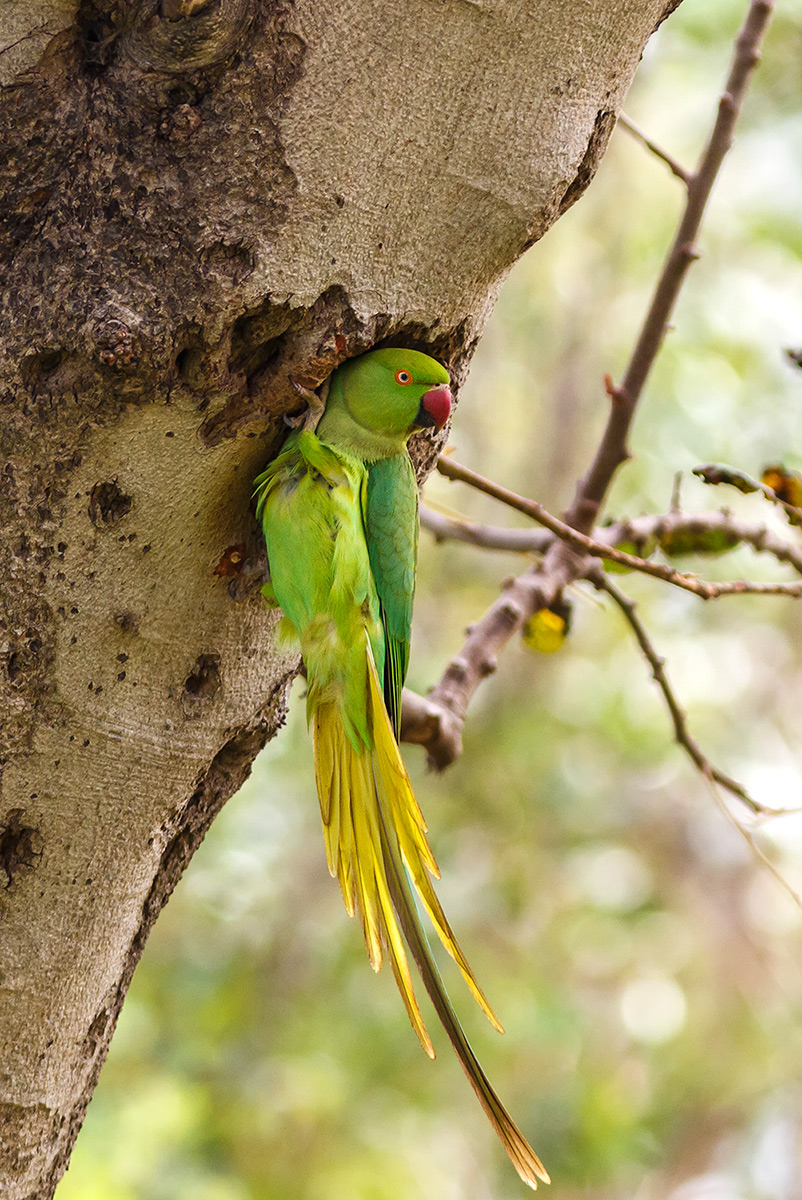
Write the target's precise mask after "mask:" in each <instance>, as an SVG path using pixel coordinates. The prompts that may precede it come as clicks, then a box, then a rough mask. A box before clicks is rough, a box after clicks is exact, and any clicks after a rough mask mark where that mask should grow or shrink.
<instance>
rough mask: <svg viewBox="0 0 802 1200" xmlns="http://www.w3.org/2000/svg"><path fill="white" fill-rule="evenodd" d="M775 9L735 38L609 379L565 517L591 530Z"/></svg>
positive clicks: (761, 6) (764, 3)
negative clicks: (661, 255)
mask: <svg viewBox="0 0 802 1200" xmlns="http://www.w3.org/2000/svg"><path fill="white" fill-rule="evenodd" d="M772 10H773V3H772V0H752V3H751V4H750V6H749V12H748V14H747V17H746V20H745V22H744V24H743V27H742V28H741V31H740V33H739V34H738V38H737V40H736V43H735V53H734V56H733V60H732V66H731V68H730V73H729V76H728V78H727V82H726V84H725V87H724V93H723V95H722V96H721V99H720V100H719V106H718V114H717V116H716V121H715V124H714V126H713V130H712V133H711V134H710V138H709V140H708V143H707V145H706V147H705V149H704V151H703V153H702V157H701V159H700V161H699V166H698V167H697V169H696V172H695V173H694V175H693V176H692V177H691V179H690V181H689V183H688V194H687V199H686V202H685V211H684V212H683V214H682V219H681V221H680V224H679V228H678V230H677V233H676V236H675V237H674V241H673V243H672V246H671V249H670V250H669V252H668V257H667V258H666V261H665V265H664V266H663V270H662V273H661V275H660V279H659V280H658V283H657V287H656V288H655V291H654V295H653V297H652V302H651V304H650V306H649V311H648V312H647V314H646V318H645V320H644V322H643V325H642V326H641V331H640V334H639V336H638V340H637V342H636V344H635V349H634V350H633V352H632V357H631V358H630V360H629V364H628V366H627V369H626V372H625V374H624V378H623V380H622V382H621V383H620V384H619V385H618V386H614V385H613V384H612V381H609V383H608V388H607V391H608V394H609V396H610V401H611V405H610V416H609V419H608V422H607V427H606V429H605V431H604V435H603V436H602V440H601V442H600V444H599V448H598V450H597V452H596V457H595V458H594V460H593V463H592V465H591V467H590V470H589V471H588V473H587V474H586V475H585V477H584V478H583V479H582V480H581V481H580V483H579V486H578V487H577V491H576V495H575V497H574V501H573V503H572V505H571V508H570V509H569V511H568V513H567V514H566V520H567V521H568V523H569V524H570V525H574V526H575V527H576V528H577V529H580V530H582V531H583V532H587V531H588V530H589V529H591V528H592V526H593V525H594V523H595V521H596V517H597V514H598V512H599V511H600V509H601V506H602V504H603V502H604V498H605V496H606V494H607V490H608V488H609V486H610V483H611V481H612V479H613V476H614V475H615V473H616V471H617V470H618V468H619V467H620V466H621V464H622V463H623V462H625V461H626V459H627V458H628V457H629V452H628V450H627V439H628V436H629V430H630V427H631V425H632V421H633V418H634V416H635V408H636V405H637V403H638V400H639V399H640V395H641V392H642V391H643V386H644V384H645V383H646V380H647V378H648V376H649V372H650V371H651V369H652V366H653V364H654V360H655V358H656V357H657V353H658V351H659V349H660V346H661V345H662V342H663V338H664V337H665V334H666V330H667V329H668V323H669V320H670V318H671V314H672V312H673V309H674V305H675V303H676V300H677V297H678V295H679V292H680V289H681V287H682V284H683V282H684V281H685V276H686V274H687V272H688V268H689V267H690V265H691V263H692V262H693V261H694V260H695V259H696V258H698V252H697V250H696V246H695V242H696V237H697V234H698V233H699V227H700V225H701V221H702V216H703V214H704V210H705V207H706V205H707V201H708V199H709V197H710V193H711V191H712V188H713V184H714V182H715V180H716V176H717V175H718V172H719V169H720V167H721V164H722V162H723V161H724V157H725V155H726V154H727V151H728V150H729V148H730V146H731V144H732V134H733V129H734V128H735V123H736V121H737V119H738V115H739V113H740V108H741V104H742V103H743V99H744V96H745V94H746V89H747V85H748V83H749V79H750V77H751V74H752V71H753V70H754V68H755V66H756V65H757V63H758V61H759V54H758V46H759V45H760V42H761V40H762V37H763V34H764V33H765V30H766V27H767V25H768V22H769V19H770V17H771V14H772Z"/></svg>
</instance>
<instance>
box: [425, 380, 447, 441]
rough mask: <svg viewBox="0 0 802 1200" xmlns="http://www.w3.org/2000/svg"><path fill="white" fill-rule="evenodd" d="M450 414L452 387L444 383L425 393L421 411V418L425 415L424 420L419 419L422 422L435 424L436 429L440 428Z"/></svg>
mask: <svg viewBox="0 0 802 1200" xmlns="http://www.w3.org/2000/svg"><path fill="white" fill-rule="evenodd" d="M450 416H451V388H449V387H446V386H445V385H443V386H442V387H436V388H432V389H431V391H429V392H424V393H423V396H422V398H421V404H420V413H419V418H420V417H423V420H422V421H420V419H419V423H420V424H423V425H433V426H434V428H435V429H437V430H440V429H442V428H443V426H444V425H445V423H446V421H447V420H448V418H449V417H450ZM427 417H428V420H427V419H426V418H427Z"/></svg>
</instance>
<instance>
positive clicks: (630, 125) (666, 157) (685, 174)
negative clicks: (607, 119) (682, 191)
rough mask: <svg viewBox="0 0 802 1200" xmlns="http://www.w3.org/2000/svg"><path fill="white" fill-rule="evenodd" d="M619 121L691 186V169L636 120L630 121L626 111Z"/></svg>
mask: <svg viewBox="0 0 802 1200" xmlns="http://www.w3.org/2000/svg"><path fill="white" fill-rule="evenodd" d="M617 123H618V124H619V125H620V126H621V128H622V129H625V130H626V131H627V133H629V134H631V136H632V137H633V138H635V141H637V142H640V143H641V145H642V146H645V147H646V149H647V150H651V152H652V154H654V155H656V156H657V158H659V159H660V160H661V162H664V163H665V164H666V166H667V167H668V169H669V170H670V172H671V174H672V175H676V177H677V179H681V180H682V182H683V183H684V184H685V186H686V187H689V186H690V182H691V179H692V175H691V173H690V171H686V170H685V168H684V167H683V166H682V165H681V164H680V163H678V162H677V160H676V159H675V158H674V157H673V156H672V155H670V154H669V153H668V152H667V151H666V150H663V149H662V147H661V146H658V145H657V143H656V142H653V141H652V139H651V138H650V137H649V136H648V134H645V133H644V132H643V130H642V129H639V128H638V126H637V125H636V124H635V122H634V121H630V119H629V117H628V116H627V115H626V113H619V114H618V122H617Z"/></svg>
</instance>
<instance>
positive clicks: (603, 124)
mask: <svg viewBox="0 0 802 1200" xmlns="http://www.w3.org/2000/svg"><path fill="white" fill-rule="evenodd" d="M615 120H616V118H615V113H614V112H611V111H610V109H608V108H602V109H600V110H599V112H598V113H597V115H596V121H595V123H594V126H593V132H592V133H591V135H590V138H589V140H588V144H587V148H586V149H585V153H584V155H583V156H582V161H581V163H580V164H579V167H578V168H577V172H576V175H575V176H574V178H573V180H572V182H571V183H570V184H569V185H568V187H567V188H566V190H565V192H564V193H563V196H562V199H561V200H560V202H559V205H558V214H559V216H562V214H563V213H564V212H565V211H566V210H567V209H569V208H570V207H571V205H572V204H575V203H576V201H577V200H578V199H579V197H580V196H581V195H582V193H583V192H584V191H585V188H586V187H587V186H588V184H589V183H590V181H591V179H592V178H593V176H594V175H595V174H596V168H597V167H598V165H599V162H600V161H601V157H602V155H603V154H604V152H605V150H606V149H607V143H608V142H609V140H610V134H611V133H612V132H613V130H614V129H615Z"/></svg>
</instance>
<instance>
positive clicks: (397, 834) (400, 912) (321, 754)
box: [314, 643, 549, 1188]
mask: <svg viewBox="0 0 802 1200" xmlns="http://www.w3.org/2000/svg"><path fill="white" fill-rule="evenodd" d="M367 667H368V728H369V729H370V730H371V733H372V736H373V742H374V744H373V747H372V748H370V749H369V748H368V747H365V748H364V749H363V750H362V751H361V752H359V751H357V750H356V749H355V748H354V745H353V744H352V742H351V740H350V739H349V737H348V734H347V731H346V727H345V724H344V722H343V717H342V713H341V710H340V706H339V705H338V704H337V703H335V702H333V701H331V702H325V703H322V704H319V705H318V707H317V709H316V711H315V714H314V738H315V767H316V776H317V787H318V795H319V799H320V811H321V816H322V818H323V828H324V836H325V841H326V857H327V860H328V865H329V870H330V871H331V874H332V875H336V876H337V877H338V879H339V881H340V887H341V889H342V893H343V898H344V900H345V905H346V908H347V909H348V912H349V913H350V914H351V915H352V916H353V914H354V912H355V910H356V911H358V912H359V917H360V921H361V924H362V930H363V933H364V936H365V944H366V946H367V950H368V957H369V959H370V962H371V965H372V966H373V968H374V970H378V969H379V967H380V966H381V964H382V956H383V952H385V953H386V955H387V957H388V958H389V960H390V964H391V966H392V970H393V974H394V976H395V980H396V983H397V985H398V990H399V992H400V993H401V997H402V999H403V1002H404V1006H405V1008H406V1010H407V1014H408V1015H409V1019H410V1022H411V1024H412V1027H413V1029H414V1030H415V1033H416V1034H417V1036H418V1039H419V1041H420V1043H421V1045H422V1046H423V1048H424V1050H425V1051H426V1053H427V1054H428V1055H429V1056H430V1057H431V1058H434V1050H433V1048H432V1043H431V1040H430V1038H429V1035H428V1032H427V1030H426V1027H425V1025H424V1022H423V1017H422V1015H421V1012H420V1008H419V1007H418V1002H417V999H416V997H415V992H414V989H413V985H412V977H411V974H410V970H409V962H408V959H407V955H406V951H405V948H404V940H403V939H404V938H406V941H407V944H408V946H409V948H410V950H411V951H412V955H413V957H414V959H415V962H416V964H417V967H418V970H419V971H420V975H421V978H422V980H423V983H424V985H425V987H426V991H427V992H428V993H429V996H430V998H431V1001H432V1004H433V1005H434V1008H435V1011H436V1012H437V1015H438V1017H439V1018H440V1021H441V1022H442V1024H443V1027H444V1029H445V1031H446V1033H447V1034H448V1037H449V1040H450V1041H451V1044H452V1045H453V1047H454V1050H455V1051H456V1054H457V1057H458V1058H459V1061H460V1064H461V1065H462V1068H463V1070H464V1071H465V1074H466V1075H467V1077H468V1080H469V1081H470V1084H471V1086H472V1087H473V1089H474V1091H475V1092H476V1095H477V1097H478V1098H479V1101H480V1103H481V1105H482V1107H483V1108H484V1110H485V1113H486V1114H487V1116H488V1118H489V1120H490V1122H491V1124H492V1126H493V1128H494V1129H495V1131H496V1133H497V1134H498V1136H499V1138H500V1139H501V1141H502V1143H503V1145H504V1148H505V1149H506V1151H507V1153H508V1155H509V1157H510V1159H511V1160H512V1163H513V1165H514V1166H515V1169H516V1171H517V1172H518V1174H519V1175H520V1177H521V1179H522V1180H523V1181H524V1182H525V1183H526V1184H528V1186H529V1187H532V1188H536V1187H537V1181H538V1179H540V1180H543V1181H544V1182H546V1183H548V1182H549V1177H548V1175H547V1173H546V1171H545V1169H544V1167H543V1164H542V1163H541V1161H540V1159H539V1158H538V1156H537V1155H536V1154H535V1152H534V1150H532V1148H531V1146H530V1145H529V1143H528V1142H527V1141H526V1139H525V1138H524V1136H523V1134H522V1133H521V1132H520V1130H519V1129H518V1127H517V1126H516V1125H515V1123H514V1121H513V1120H512V1118H511V1117H510V1116H509V1114H508V1113H507V1111H506V1109H505V1108H504V1105H503V1104H502V1103H501V1101H500V1100H499V1098H498V1096H497V1094H496V1092H495V1091H494V1089H493V1087H492V1085H491V1083H490V1081H489V1080H488V1078H487V1075H486V1074H485V1072H484V1070H483V1069H482V1066H481V1064H480V1063H479V1061H478V1059H477V1058H476V1055H475V1054H474V1052H473V1050H472V1048H471V1046H470V1043H469V1042H468V1039H467V1037H466V1036H465V1033H464V1031H463V1029H462V1026H461V1025H460V1022H459V1019H458V1017H457V1015H456V1013H455V1012H454V1009H453V1007H452V1005H451V1001H450V1000H449V997H448V993H447V992H446V989H445V985H444V984H443V981H442V978H441V976H440V973H439V971H438V969H437V965H436V963H435V961H434V958H433V956H432V952H431V948H430V947H429V943H428V941H427V938H426V934H425V933H424V931H423V927H422V926H421V923H420V918H419V916H418V911H417V907H416V903H415V895H414V893H413V891H412V888H411V886H410V882H409V878H410V877H411V879H412V882H413V884H414V886H415V889H416V891H417V893H418V895H419V896H420V899H421V901H422V903H423V905H424V907H425V909H426V911H427V912H428V914H429V916H430V918H431V920H432V923H433V925H434V927H435V929H436V930H437V933H438V936H439V937H440V940H441V941H442V943H443V945H444V946H445V948H446V950H447V951H448V952H449V954H450V955H451V957H452V958H453V959H454V961H455V962H456V963H457V965H458V966H459V968H460V971H461V972H462V974H463V977H464V978H465V981H466V983H467V985H468V987H469V988H470V990H471V992H472V993H473V995H474V997H475V999H476V1000H477V1002H478V1004H479V1005H480V1007H481V1008H482V1010H483V1011H484V1013H485V1014H486V1015H487V1017H488V1019H489V1020H490V1021H491V1023H492V1024H493V1025H494V1026H495V1028H496V1029H498V1030H501V1028H502V1027H501V1025H500V1023H499V1021H498V1019H497V1017H496V1016H495V1014H494V1012H493V1010H492V1008H491V1007H490V1005H489V1004H488V1002H487V999H486V998H485V996H484V993H483V992H482V990H481V988H480V987H479V984H478V983H477V981H476V979H475V977H474V974H473V971H472V970H471V968H470V966H469V964H468V962H467V960H466V958H465V955H464V954H463V952H462V950H461V948H460V946H459V943H458V942H457V940H456V938H455V937H454V934H453V932H452V930H451V926H450V925H449V923H448V920H447V918H446V916H445V913H444V912H443V909H442V906H441V904H440V901H439V900H438V898H437V895H436V893H435V891H434V888H433V887H432V883H431V879H430V875H435V876H436V877H438V878H439V872H438V870H437V865H436V863H435V860H434V856H433V855H432V852H431V849H430V847H429V844H428V841H427V839H426V823H425V821H424V819H423V814H422V813H421V810H420V808H419V806H418V803H417V800H416V799H415V795H414V793H413V791H412V785H411V784H410V781H409V777H408V775H407V772H406V768H405V767H404V763H403V760H402V758H401V755H400V753H399V750H398V745H397V743H396V740H395V736H394V734H393V731H392V727H391V725H390V719H389V717H388V715H387V710H386V708H385V704H384V699H383V697H382V693H381V688H380V685H379V680H378V675H377V672H376V667H375V664H374V662H373V656H372V653H371V650H370V645H369V643H368V645H367ZM407 872H408V873H409V876H408V874H407ZM399 925H400V928H399ZM402 931H403V938H402Z"/></svg>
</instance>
